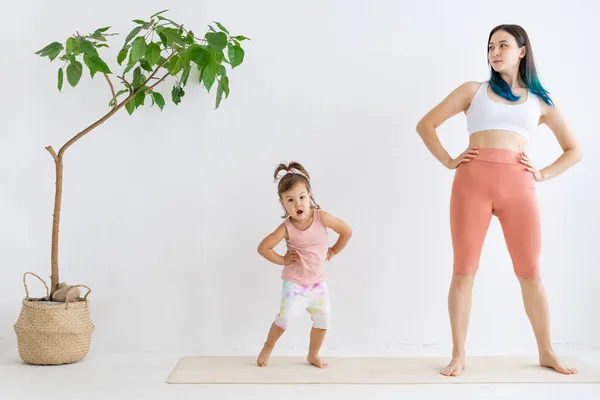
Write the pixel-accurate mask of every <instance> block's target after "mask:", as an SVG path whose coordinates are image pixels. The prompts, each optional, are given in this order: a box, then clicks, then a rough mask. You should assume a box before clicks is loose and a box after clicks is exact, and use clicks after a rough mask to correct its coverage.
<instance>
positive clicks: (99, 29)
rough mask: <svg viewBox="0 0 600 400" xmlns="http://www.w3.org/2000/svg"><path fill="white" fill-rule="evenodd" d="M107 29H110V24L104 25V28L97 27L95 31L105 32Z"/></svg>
mask: <svg viewBox="0 0 600 400" xmlns="http://www.w3.org/2000/svg"><path fill="white" fill-rule="evenodd" d="M109 29H110V26H105V27H104V28H98V29H96V32H97V33H103V32H106V31H107V30H109ZM96 32H94V33H96Z"/></svg>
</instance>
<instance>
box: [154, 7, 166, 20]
mask: <svg viewBox="0 0 600 400" xmlns="http://www.w3.org/2000/svg"><path fill="white" fill-rule="evenodd" d="M167 11H169V9H168V8H167V9H166V10H162V11H159V12H157V13H156V14H153V15H152V16H151V17H150V19H152V18H154V17H156V16H159V15H160V14H164V13H166V12H167Z"/></svg>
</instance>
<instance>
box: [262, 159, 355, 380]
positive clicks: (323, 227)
mask: <svg viewBox="0 0 600 400" xmlns="http://www.w3.org/2000/svg"><path fill="white" fill-rule="evenodd" d="M282 171H285V172H286V173H285V175H283V176H282V177H281V178H280V180H279V186H278V189H277V193H278V195H279V202H280V203H281V204H282V205H283V208H284V210H285V215H284V216H283V218H285V221H284V222H283V223H282V224H281V225H279V226H278V227H277V229H275V231H274V232H272V233H271V234H269V235H268V236H267V237H265V238H264V239H263V240H262V242H260V244H259V245H258V252H259V254H260V255H262V256H263V257H264V258H266V259H267V260H269V261H271V262H272V263H275V264H279V265H283V266H284V267H283V272H282V279H283V289H282V293H281V306H280V309H279V314H277V317H276V319H275V322H273V324H272V325H271V329H270V330H269V334H268V336H267V341H266V342H265V344H264V346H263V349H262V351H261V352H260V354H259V355H258V359H257V360H256V362H257V364H258V365H259V366H261V367H264V366H266V365H267V363H268V361H269V357H270V355H271V351H273V348H274V346H275V343H277V340H279V338H280V337H281V335H282V334H283V332H285V330H286V329H287V327H288V324H289V322H290V319H291V317H293V316H294V315H295V314H296V313H297V311H300V309H301V307H303V308H305V309H306V311H308V313H309V314H310V316H311V319H312V321H313V328H312V330H311V332H310V348H309V351H308V357H307V361H308V362H309V363H311V364H313V365H315V366H317V367H319V368H325V367H327V366H328V364H327V363H325V362H323V361H321V359H320V358H319V350H320V349H321V345H322V344H323V339H325V333H326V332H327V328H328V327H329V314H330V313H329V311H330V310H329V292H328V290H327V282H326V280H325V274H324V271H323V264H325V262H326V261H329V260H331V258H332V257H333V256H335V255H337V254H339V253H340V251H342V250H343V249H344V247H345V246H346V243H348V240H349V239H350V236H351V235H352V230H351V229H350V227H349V226H348V225H346V224H345V223H344V222H343V221H341V220H339V219H337V218H335V217H334V216H332V215H331V214H329V213H327V212H325V211H323V210H321V209H320V207H319V206H318V205H317V204H316V203H315V201H314V199H313V197H312V192H311V188H310V177H309V175H308V172H306V170H305V169H304V167H303V166H302V165H300V164H299V163H297V162H292V163H290V164H289V165H287V166H286V165H284V164H279V165H278V166H277V168H276V169H275V181H277V179H278V175H279V173H280V172H282ZM327 228H330V229H332V230H334V231H335V232H336V233H337V234H338V235H339V238H338V240H337V242H336V243H335V244H334V245H333V246H332V247H329V242H328V237H327ZM283 239H285V241H286V243H287V252H286V254H285V256H280V255H279V254H277V253H276V252H275V251H274V250H273V248H274V247H275V246H277V244H278V243H279V242H281V240H283Z"/></svg>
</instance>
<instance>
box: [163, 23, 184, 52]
mask: <svg viewBox="0 0 600 400" xmlns="http://www.w3.org/2000/svg"><path fill="white" fill-rule="evenodd" d="M156 31H157V32H159V36H160V34H163V35H164V36H165V41H166V44H165V47H168V46H169V45H170V44H171V43H176V44H180V45H185V40H184V39H183V38H182V37H181V33H182V30H180V29H174V28H165V27H160V28H157V29H156ZM161 40H162V36H161ZM163 42H164V41H163Z"/></svg>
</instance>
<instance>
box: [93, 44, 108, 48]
mask: <svg viewBox="0 0 600 400" xmlns="http://www.w3.org/2000/svg"><path fill="white" fill-rule="evenodd" d="M96 47H97V48H100V47H109V46H108V45H107V44H106V43H100V44H97V45H96Z"/></svg>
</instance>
